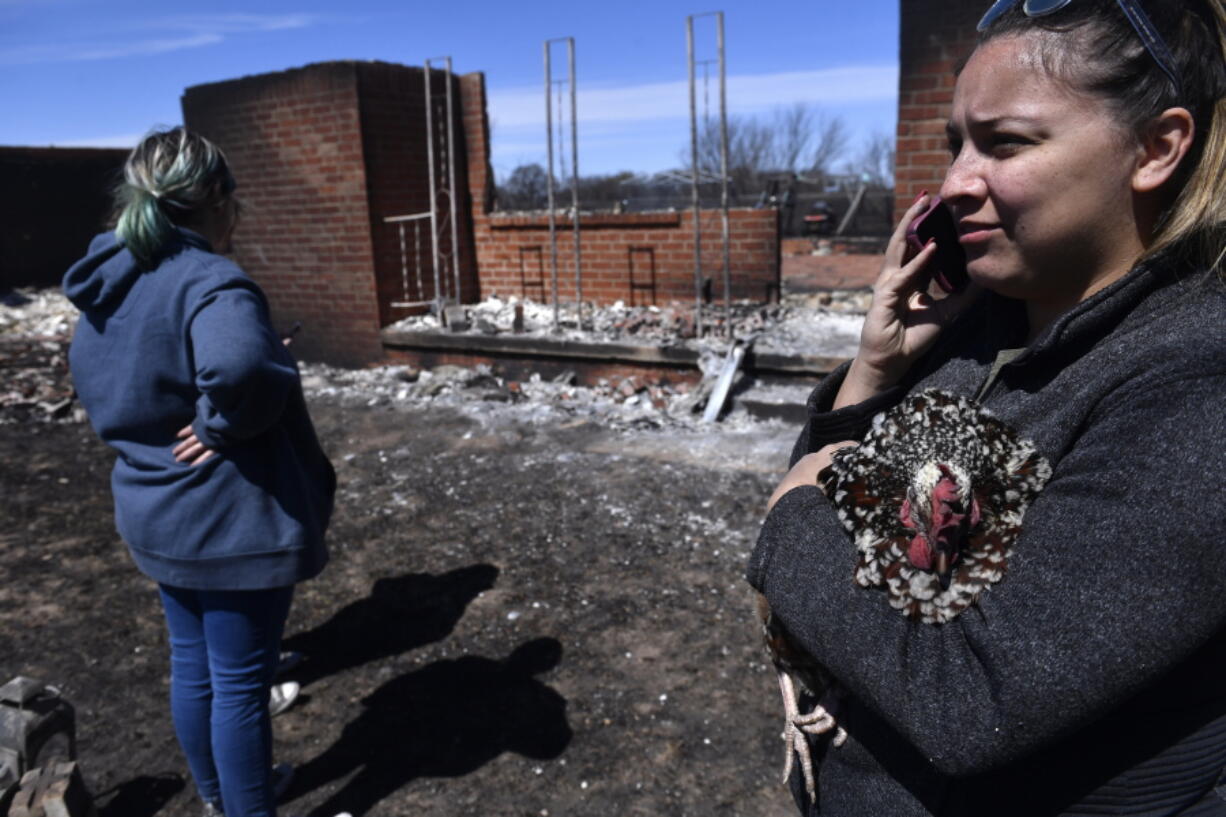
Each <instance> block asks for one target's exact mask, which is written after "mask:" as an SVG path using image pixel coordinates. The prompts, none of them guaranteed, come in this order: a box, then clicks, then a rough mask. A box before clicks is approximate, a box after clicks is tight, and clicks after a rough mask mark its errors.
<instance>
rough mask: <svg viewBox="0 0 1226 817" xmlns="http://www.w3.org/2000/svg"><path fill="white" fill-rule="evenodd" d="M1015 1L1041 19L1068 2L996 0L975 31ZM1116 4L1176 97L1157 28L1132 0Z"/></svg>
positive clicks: (1171, 65)
mask: <svg viewBox="0 0 1226 817" xmlns="http://www.w3.org/2000/svg"><path fill="white" fill-rule="evenodd" d="M1019 2H1021V3H1022V11H1024V12H1025V13H1026V16H1027V17H1043V16H1046V15H1048V14H1054V13H1055V12H1057V11H1059V10H1060V9H1062V8H1064V7H1065V6H1067V5H1068V4H1069V3H1071V2H1072V0H996V2H995V3H993V4H992V7H991V8H990V9H988V12H987V14H985V15H983V19H981V20H980V21H979V25H978V26H976V30H977V31H986V30H987V29H988V27H989V26H991V25H992V23H994V22H996V20H997V19H998V18H999V17H1000V16H1001V15H1002V14H1004V13H1005V12H1007V11H1008V10H1009V9H1011V8H1013V7H1014V6H1016V5H1017V4H1018V3H1019ZM1115 2H1116V3H1117V4H1118V5H1119V7H1120V11H1122V12H1124V16H1125V17H1127V18H1128V22H1129V23H1131V24H1132V30H1133V31H1135V32H1137V36H1138V37H1140V38H1141V43H1142V44H1143V45H1144V46H1145V50H1146V51H1148V52H1149V55H1150V56H1151V57H1153V58H1154V62H1156V63H1158V67H1159V68H1161V69H1162V72H1163V73H1164V74H1166V75H1167V77H1169V78H1170V80H1171V82H1172V83H1173V84H1174V85H1175V93H1176V94H1180V93H1182V91H1183V86H1182V85H1181V84H1180V82H1179V74H1178V73H1177V72H1176V71H1175V58H1174V57H1172V56H1171V51H1170V49H1169V48H1167V47H1166V43H1165V42H1164V41H1163V39H1162V35H1160V34H1159V33H1158V29H1156V28H1154V24H1153V23H1152V22H1151V21H1150V19H1149V16H1148V15H1147V14H1146V13H1145V12H1144V11H1143V10H1142V9H1141V7H1140V6H1139V5H1138V4H1137V2H1136V0H1115Z"/></svg>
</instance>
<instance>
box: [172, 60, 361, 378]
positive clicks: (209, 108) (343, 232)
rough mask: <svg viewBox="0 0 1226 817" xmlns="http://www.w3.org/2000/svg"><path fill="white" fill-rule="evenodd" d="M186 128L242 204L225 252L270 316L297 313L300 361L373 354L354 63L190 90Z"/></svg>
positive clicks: (342, 360) (288, 320) (282, 320)
mask: <svg viewBox="0 0 1226 817" xmlns="http://www.w3.org/2000/svg"><path fill="white" fill-rule="evenodd" d="M182 104H183V120H184V122H185V123H186V125H187V127H189V128H192V129H194V130H196V131H199V132H200V133H202V134H203V135H204V136H206V137H208V138H209V139H212V140H213V141H215V142H217V143H218V144H219V145H220V146H221V147H222V149H223V150H225V151H226V155H227V157H228V158H229V160H230V163H231V165H232V166H233V170H234V175H235V178H236V179H237V180H238V184H239V189H238V195H239V197H240V198H242V199H243V201H244V202H245V203H246V204H247V205H248V207H247V209H246V211H245V212H244V214H243V218H242V221H241V222H240V224H239V226H238V229H237V230H236V232H235V250H236V252H235V256H236V260H237V261H238V263H239V264H240V265H241V266H242V267H243V269H244V270H246V271H247V273H248V274H250V275H251V276H252V277H253V278H254V279H255V280H256V281H257V282H258V283H259V284H260V286H261V287H262V288H263V289H264V291H265V292H266V293H267V294H268V297H269V301H270V302H271V304H272V311H273V320H274V321H275V322H276V324H277V325H278V326H281V327H288V326H289V325H290V324H292V323H293V322H295V321H301V322H302V324H303V332H302V334H301V335H299V337H298V340H297V341H296V342H295V351H296V352H297V353H298V354H299V355H300V356H302V357H304V358H309V359H316V360H325V361H328V362H330V363H334V364H338V365H360V364H364V363H367V362H370V361H373V360H377V359H378V358H379V357H380V356H381V355H382V346H381V344H380V342H379V308H378V301H377V296H376V288H375V276H374V272H373V269H374V258H373V256H374V248H373V245H372V238H371V225H370V219H371V214H370V209H369V202H368V195H369V194H368V190H367V179H366V165H365V161H364V156H363V139H362V130H361V114H360V105H359V69H358V64H357V63H353V62H334V63H320V64H317V65H311V66H307V67H305V68H299V69H295V70H292V71H284V72H280V73H275V74H264V75H260V76H253V77H245V78H243V79H237V80H232V81H228V82H219V83H213V84H210V85H199V86H195V87H192V88H188V89H187V90H186V92H185V93H184V95H183V99H182Z"/></svg>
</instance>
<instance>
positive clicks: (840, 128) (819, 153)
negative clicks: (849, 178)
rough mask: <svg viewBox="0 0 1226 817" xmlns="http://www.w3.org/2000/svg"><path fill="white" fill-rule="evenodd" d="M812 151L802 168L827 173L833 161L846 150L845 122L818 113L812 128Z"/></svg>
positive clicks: (812, 171)
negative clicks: (807, 162) (807, 163)
mask: <svg viewBox="0 0 1226 817" xmlns="http://www.w3.org/2000/svg"><path fill="white" fill-rule="evenodd" d="M812 134H813V136H812V139H813V152H812V153H810V154H809V156H810V159H809V165H808V167H806V168H803V169H804V170H805V171H806V172H808V173H820V174H827V173H830V172H831V169H832V166H833V164H834V161H835V160H836V159H838V158H839V157H840V156H842V155H843V154H844V153H845V152H846V150H847V141H848V133H847V124H846V123H845V122H843V120H842V119H840V118H839V117H837V116H829V115H827V114H818V115H817V116H816V121H815V122H814V123H813V129H812Z"/></svg>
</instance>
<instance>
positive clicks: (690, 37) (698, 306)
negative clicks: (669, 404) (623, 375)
mask: <svg viewBox="0 0 1226 817" xmlns="http://www.w3.org/2000/svg"><path fill="white" fill-rule="evenodd" d="M685 50H686V63H687V64H688V66H689V72H690V171H691V174H690V200H691V203H692V205H693V208H694V334H695V336H696V337H702V226H701V225H700V223H699V222H700V219H701V216H702V205H701V203H700V202H699V199H698V107H697V100H696V99H695V91H696V88H695V87H694V16H693V15H690V16H688V17H686V18H685Z"/></svg>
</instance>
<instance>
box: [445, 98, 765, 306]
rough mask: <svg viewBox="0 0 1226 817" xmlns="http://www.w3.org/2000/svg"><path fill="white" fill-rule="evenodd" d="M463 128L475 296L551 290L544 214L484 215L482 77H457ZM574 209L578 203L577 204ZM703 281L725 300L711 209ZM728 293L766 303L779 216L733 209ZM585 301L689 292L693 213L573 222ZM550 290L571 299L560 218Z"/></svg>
mask: <svg viewBox="0 0 1226 817" xmlns="http://www.w3.org/2000/svg"><path fill="white" fill-rule="evenodd" d="M462 87H463V89H464V103H465V104H464V131H465V143H466V146H467V150H468V179H469V191H468V192H469V196H470V200H471V204H472V222H473V231H474V235H475V238H476V247H475V249H476V255H477V268H478V270H479V277H480V287H481V294H482V295H483V296H484V295H490V294H498V295H502V296H507V295H518V296H521V297H524V296H526V297H530V298H533V299H536V300H548V299H549V298H551V297H552V276H551V255H552V252H551V245H550V241H549V222H548V215H547V214H546V213H527V214H523V213H520V214H507V213H494V212H491V210H492V204H493V191H494V185H493V173H492V171H491V170H490V162H489V154H490V137H489V118H488V114H487V111H486V104H485V84H484V80H483V78H480V77H479V76H478V75H470V77H465V78H464V81H463V83H462ZM580 206H582V202H580ZM701 218H702V221H701V222H700V226H701V228H702V239H701V241H702V270H703V273H702V274H703V278H709V279H711V287H710V294H711V296H712V297H713V298H715V299H720V298H722V297H723V291H724V286H723V263H724V262H723V243H722V238H721V235H722V225H721V216H720V213H719V212H718V211H715V210H705V211H703V213H702V216H701ZM728 221H729V224H728V231H729V247H730V251H729V269H730V272H731V276H730V277H731V279H732V297H734V298H751V299H761V300H765V299H766V298H767V297H770V296H771V295H772V294H773V293H775V292H777V291H778V287H779V241H780V239H779V218H778V213H777V212H776V211H774V210H740V209H738V210H732V211H730V212H729V218H728ZM579 230H580V252H581V256H582V261H581V263H582V270H583V281H582V285H583V298H584V300H590V301H595V302H597V303H606V304H607V303H612V302H613V301H618V300H621V301H625V302H627V303H634V304H651V303H666V302H668V301H670V300H688V299H691V298H693V297H694V221H693V213H692V212H690V211H686V212H680V213H676V212H667V213H665V212H661V213H589V214H585V215H583V216H581V218H580V222H579ZM556 234H557V242H558V293H559V296H560V297H561V298H562V299H571V300H573V299H574V297H575V262H574V257H575V256H574V232H573V228H572V222H571V219H570V218H568V217H565V216H561V215H559V217H558V219H557V233H556Z"/></svg>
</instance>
